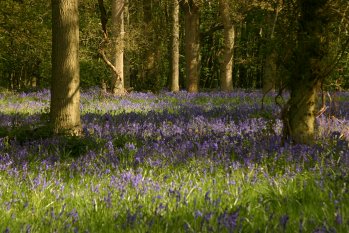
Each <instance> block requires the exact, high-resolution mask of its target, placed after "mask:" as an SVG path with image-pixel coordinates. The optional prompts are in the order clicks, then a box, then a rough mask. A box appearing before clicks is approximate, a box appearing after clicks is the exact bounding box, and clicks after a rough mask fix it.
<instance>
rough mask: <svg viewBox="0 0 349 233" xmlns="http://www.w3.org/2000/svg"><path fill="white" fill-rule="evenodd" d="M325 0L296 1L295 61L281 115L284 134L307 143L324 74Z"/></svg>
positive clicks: (312, 135)
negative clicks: (297, 12) (287, 95)
mask: <svg viewBox="0 0 349 233" xmlns="http://www.w3.org/2000/svg"><path fill="white" fill-rule="evenodd" d="M327 2H328V0H300V1H298V7H299V19H298V31H297V47H296V48H295V51H294V58H295V65H294V67H292V68H293V69H292V70H293V71H292V74H291V80H290V84H289V88H290V92H291V98H290V100H289V101H288V104H287V106H286V107H287V111H286V114H285V119H284V132H285V135H284V136H285V137H287V136H289V137H290V139H291V140H292V141H293V142H295V143H303V144H311V143H312V142H313V140H314V133H315V117H316V113H317V97H318V91H319V85H320V83H321V81H322V80H323V79H324V78H325V77H323V76H322V72H323V70H322V69H323V65H322V64H323V63H322V61H323V58H324V57H325V56H326V54H327V53H328V49H329V48H328V42H327V41H326V39H325V38H326V35H324V33H325V30H324V28H326V24H327V23H328V21H327V15H326V14H327V13H326V12H327V11H326V7H327Z"/></svg>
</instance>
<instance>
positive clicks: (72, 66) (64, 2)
mask: <svg viewBox="0 0 349 233" xmlns="http://www.w3.org/2000/svg"><path fill="white" fill-rule="evenodd" d="M78 2H79V1H78V0H52V83H51V112H50V120H51V126H52V130H53V133H55V134H64V135H80V134H81V123H80V91H79V83H80V75H79V68H80V67H79V19H78Z"/></svg>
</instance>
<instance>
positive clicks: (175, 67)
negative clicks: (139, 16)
mask: <svg viewBox="0 0 349 233" xmlns="http://www.w3.org/2000/svg"><path fill="white" fill-rule="evenodd" d="M172 2H173V9H172V20H173V22H172V23H173V25H172V78H171V91H173V92H177V91H179V2H178V0H172Z"/></svg>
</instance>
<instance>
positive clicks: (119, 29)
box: [112, 0, 125, 94]
mask: <svg viewBox="0 0 349 233" xmlns="http://www.w3.org/2000/svg"><path fill="white" fill-rule="evenodd" d="M124 10H125V1H124V0H113V3H112V25H113V26H112V28H113V29H112V41H113V44H114V56H115V57H114V67H115V71H114V75H113V80H112V92H113V93H114V94H124V93H125V84H124V35H125V32H124Z"/></svg>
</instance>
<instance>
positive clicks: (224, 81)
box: [219, 0, 235, 91]
mask: <svg viewBox="0 0 349 233" xmlns="http://www.w3.org/2000/svg"><path fill="white" fill-rule="evenodd" d="M219 11H220V14H221V18H222V22H223V27H224V51H223V59H222V60H223V61H222V63H221V77H220V84H221V90H223V91H231V90H232V89H233V80H232V79H233V62H234V42H235V27H234V25H233V22H232V20H231V17H230V14H231V8H230V3H229V1H228V0H219Z"/></svg>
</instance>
